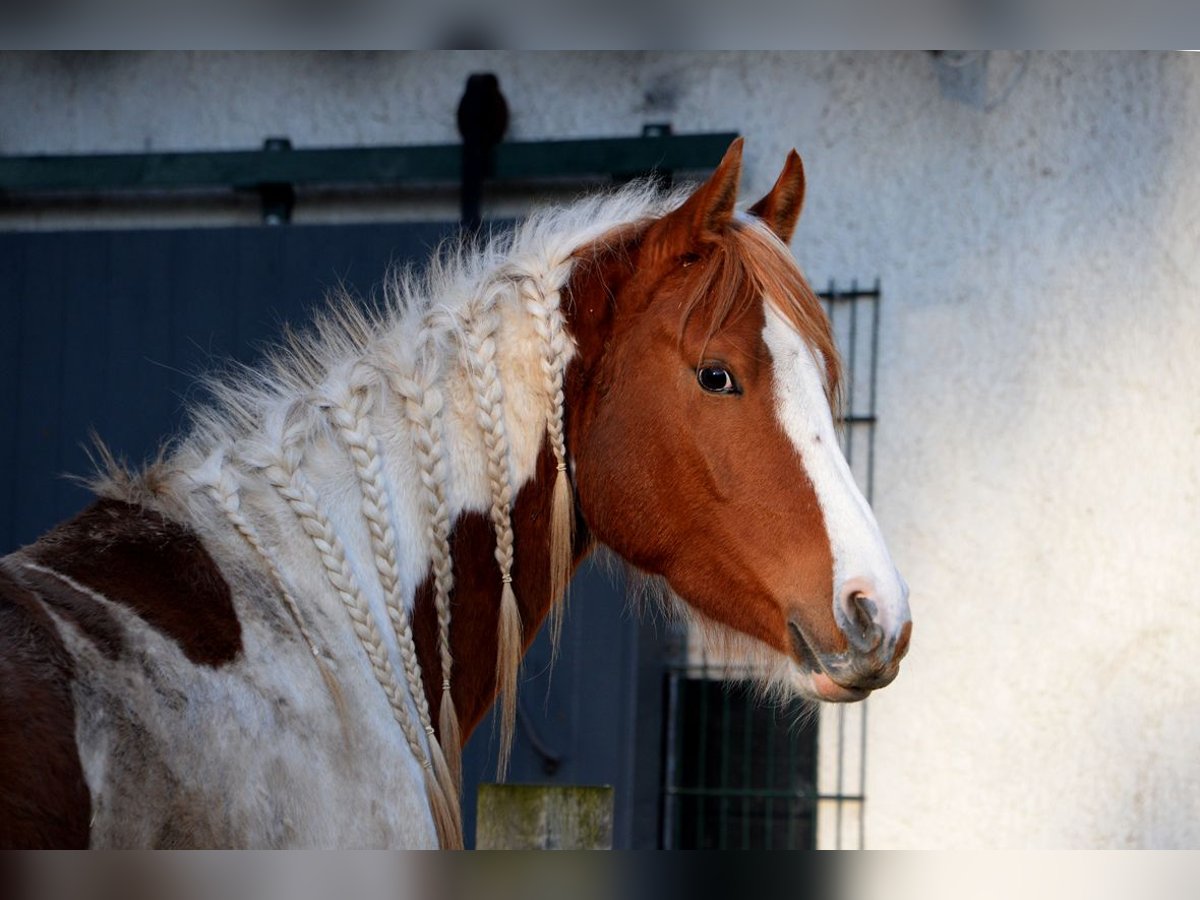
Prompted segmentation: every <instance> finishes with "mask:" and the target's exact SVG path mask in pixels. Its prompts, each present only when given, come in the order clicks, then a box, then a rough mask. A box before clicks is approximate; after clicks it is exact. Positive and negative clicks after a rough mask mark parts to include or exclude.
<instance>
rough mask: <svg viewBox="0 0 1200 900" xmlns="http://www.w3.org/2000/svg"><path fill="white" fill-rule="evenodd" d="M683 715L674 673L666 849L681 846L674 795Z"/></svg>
mask: <svg viewBox="0 0 1200 900" xmlns="http://www.w3.org/2000/svg"><path fill="white" fill-rule="evenodd" d="M682 715H683V709H682V707H681V706H680V703H679V676H678V675H674V674H668V675H667V762H666V771H665V772H664V773H663V778H664V780H665V781H666V794H667V798H668V799H667V802H666V804H665V809H664V811H663V818H664V819H665V821H664V822H663V836H662V844H663V849H664V850H672V849H674V848H675V847H677V846H679V835H678V834H677V833H676V829H677V828H678V827H679V822H680V818H681V817H680V815H679V809H678V801H677V800H675V799H674V797H673V795H674V792H675V788H676V787H677V785H676V784H675V776H676V771H675V766H676V760H678V759H679V757H680V751H681V748H680V747H679V733H680V730H681V729H680V728H679V723H678V722H677V721H676V717H678V716H682Z"/></svg>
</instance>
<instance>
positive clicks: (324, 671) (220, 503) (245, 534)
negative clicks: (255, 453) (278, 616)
mask: <svg viewBox="0 0 1200 900" xmlns="http://www.w3.org/2000/svg"><path fill="white" fill-rule="evenodd" d="M214 463H215V467H216V472H215V474H214V475H213V476H212V477H211V480H207V481H206V482H205V483H204V487H205V488H206V490H207V491H208V493H209V496H210V497H212V500H213V502H214V503H215V504H216V505H217V507H218V508H219V509H220V510H221V511H222V512H223V513H224V514H225V517H226V518H227V519H228V520H229V523H230V524H231V525H232V526H233V527H234V530H235V531H237V533H238V534H240V535H241V536H242V539H243V540H245V542H246V543H247V544H248V545H249V546H250V549H251V550H252V551H254V554H255V555H256V556H257V557H258V558H259V560H260V561H261V562H262V564H263V565H264V566H265V567H266V569H267V574H269V575H270V576H271V581H272V582H274V584H275V589H276V590H277V591H279V596H280V597H281V598H282V600H283V605H284V608H285V609H287V611H288V615H289V616H291V619H292V622H293V623H294V624H295V626H296V630H297V631H299V632H300V636H301V638H303V639H304V643H305V644H306V645H307V646H308V649H309V652H311V653H312V655H313V660H314V661H315V663H316V666H317V668H318V669H319V670H320V672H321V680H322V681H324V682H325V687H326V689H327V690H328V691H329V695H330V697H331V699H332V700H333V705H334V709H336V710H337V715H338V720H339V721H340V722H341V723H342V729H343V734H346V733H347V732H348V728H347V722H348V719H347V715H346V701H345V698H344V697H343V696H342V690H341V688H340V687H339V686H338V683H337V679H336V678H335V677H334V675H333V672H332V671H331V670H330V668H329V664H328V663H327V662H326V656H327V655H328V654H327V653H325V652H323V651H322V650H321V649H320V647H319V646H318V644H317V641H316V638H314V637H313V635H312V632H311V631H310V630H309V628H308V626H307V625H306V624H305V622H304V616H303V615H301V613H300V604H299V603H297V602H296V597H295V595H294V594H293V593H292V591H291V588H290V587H289V586H288V583H287V580H286V579H284V577H283V572H282V571H281V570H280V568H279V563H278V562H277V561H276V560H275V555H274V554H273V553H271V551H270V550H269V549H267V546H266V545H265V544H264V543H263V542H262V539H261V538H260V537H259V536H258V529H256V528H255V527H254V525H253V524H252V523H251V522H250V520H249V519H248V518H247V517H246V514H245V513H243V512H242V509H241V499H240V493H239V490H238V484H237V476H236V474H235V473H234V470H233V469H232V468H231V467H230V466H228V465H226V464H225V463H224V461H223V460H221V459H220V458H219V457H218V458H216V459H215V460H214Z"/></svg>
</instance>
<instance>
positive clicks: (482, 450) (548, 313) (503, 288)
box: [95, 183, 682, 847]
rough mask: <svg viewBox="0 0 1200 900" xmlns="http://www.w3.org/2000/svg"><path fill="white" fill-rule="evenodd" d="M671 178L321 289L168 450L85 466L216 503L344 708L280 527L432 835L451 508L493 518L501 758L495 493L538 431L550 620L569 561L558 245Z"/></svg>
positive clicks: (445, 662) (456, 738)
mask: <svg viewBox="0 0 1200 900" xmlns="http://www.w3.org/2000/svg"><path fill="white" fill-rule="evenodd" d="M681 196H682V195H676V194H664V193H661V192H659V191H657V190H655V189H654V188H653V187H652V186H651V185H649V184H645V183H634V184H632V185H629V186H627V187H625V188H623V189H621V190H618V191H615V192H612V193H609V194H606V195H598V196H592V197H589V198H587V199H585V200H582V201H580V202H578V203H576V204H574V205H572V206H568V207H563V208H558V209H551V210H547V211H544V212H541V213H537V214H535V215H533V216H531V217H530V218H528V219H527V220H525V221H524V222H523V223H522V224H520V225H519V226H517V227H516V228H515V229H514V230H513V231H512V232H509V233H504V234H501V235H499V236H496V237H493V238H491V239H490V240H488V241H487V242H485V243H484V244H483V245H481V246H480V245H472V244H466V243H463V244H452V245H448V246H446V247H444V248H442V250H441V251H440V252H439V253H438V254H436V255H435V257H434V259H433V260H432V262H431V263H430V265H429V266H428V268H427V269H426V270H424V271H423V272H420V273H418V272H416V271H414V270H406V271H402V272H398V273H393V274H392V275H391V276H390V277H389V279H388V281H387V282H386V285H385V290H384V297H383V303H382V304H381V306H380V307H378V308H375V309H364V308H363V307H362V306H360V305H359V304H357V303H355V302H354V301H353V300H352V299H351V298H349V297H347V296H344V295H342V296H338V297H336V298H335V299H334V301H333V303H332V304H331V306H330V308H329V310H328V311H327V312H326V313H325V314H324V315H323V316H321V317H320V318H319V319H318V320H317V322H316V323H315V326H314V327H313V328H312V329H311V330H310V331H307V332H303V333H299V334H296V333H289V334H288V335H287V338H286V341H285V343H284V345H283V346H282V347H281V348H280V349H278V350H276V351H274V352H272V353H270V354H269V355H268V357H267V359H266V361H265V363H264V364H263V365H261V366H257V367H236V368H234V369H233V370H232V371H231V372H227V373H225V374H224V375H223V376H220V377H217V378H214V379H210V380H209V381H208V387H209V388H210V391H211V393H212V395H213V398H214V399H213V402H212V403H210V404H208V405H205V406H200V407H197V408H195V409H193V410H191V411H190V412H191V422H192V426H191V429H190V431H189V432H188V433H187V434H186V435H185V436H184V437H183V438H182V439H181V440H180V441H179V442H178V444H177V445H176V447H175V448H174V450H173V451H171V452H169V453H167V454H164V455H163V456H162V457H161V458H160V460H159V461H158V462H156V463H155V464H153V465H152V466H151V467H149V468H148V469H147V470H146V471H144V472H142V473H139V474H137V475H130V474H129V473H127V472H123V471H120V470H119V469H118V468H116V467H111V468H110V471H109V472H108V473H107V474H106V475H104V476H101V478H100V479H99V480H98V482H97V483H96V485H95V486H96V488H97V491H98V492H99V493H101V494H103V495H106V496H116V497H120V498H122V499H135V498H136V499H139V500H143V501H145V500H150V501H152V502H154V501H158V502H168V503H170V505H171V506H172V508H174V509H181V508H182V509H184V510H186V511H187V512H188V513H190V514H191V516H192V517H193V518H194V519H196V520H197V521H200V522H202V521H205V519H206V517H207V518H211V514H210V513H209V512H208V510H210V509H212V508H213V507H215V508H216V510H217V511H219V513H220V515H221V516H223V517H224V521H226V522H228V523H229V525H232V527H233V530H234V532H235V533H236V534H237V535H239V536H240V538H241V539H242V540H243V541H244V545H245V547H246V548H247V550H248V551H249V552H250V553H251V554H252V555H253V558H255V559H256V560H257V561H258V565H259V566H260V567H261V568H262V569H263V570H264V571H265V573H266V575H267V576H268V578H269V580H270V582H271V583H272V584H273V585H274V588H275V591H276V593H277V594H278V596H279V598H280V601H281V603H282V605H283V606H284V608H285V609H286V611H287V614H288V616H289V617H290V619H291V620H292V621H293V623H294V624H295V626H296V628H297V630H298V633H299V635H300V636H301V638H302V639H303V640H304V642H305V644H306V645H307V647H308V648H309V650H310V652H311V654H312V658H313V660H314V662H315V664H316V665H317V666H318V667H319V668H320V670H321V675H322V678H323V679H324V682H325V683H326V685H327V686H328V688H329V690H330V693H331V695H332V696H333V698H334V701H335V704H336V705H337V707H338V709H339V710H340V711H341V710H344V702H343V700H342V698H341V691H340V689H339V686H338V683H337V680H336V677H335V676H334V675H333V674H332V672H331V667H330V664H329V662H328V661H327V660H328V659H329V658H330V651H329V649H328V648H327V647H325V646H323V643H324V639H323V637H322V635H321V634H320V632H319V630H318V627H317V619H316V611H315V610H314V609H313V608H312V604H313V603H314V602H319V600H320V598H316V597H311V596H306V592H305V590H304V589H303V588H302V587H301V586H300V585H299V584H298V578H299V577H300V576H297V575H294V574H293V572H292V569H293V568H294V564H293V565H292V566H291V567H290V566H289V563H288V561H287V560H286V559H285V557H288V556H289V555H291V556H294V555H295V554H297V553H298V550H297V549H296V548H295V547H288V546H285V544H286V537H284V536H286V535H287V534H288V532H289V529H293V530H294V529H297V528H298V529H299V531H300V532H301V533H302V534H303V535H304V536H305V537H306V539H307V543H308V545H309V546H310V548H311V549H310V551H309V554H310V555H309V556H308V559H311V560H314V561H315V563H316V564H317V566H318V567H319V571H320V572H322V573H323V580H324V583H325V587H326V591H325V593H327V594H328V596H330V597H331V598H336V603H335V604H334V606H335V607H338V606H340V608H341V609H342V610H343V612H342V615H343V616H344V617H347V618H348V619H349V623H350V625H351V628H352V630H353V633H354V635H355V638H356V639H357V643H358V645H359V647H360V648H361V651H362V653H363V654H364V656H365V658H366V660H367V662H368V664H369V666H370V670H371V672H372V674H373V675H374V678H375V680H376V681H377V682H378V684H379V687H380V688H381V689H382V691H383V694H384V695H385V697H386V699H387V702H388V706H389V708H390V709H391V711H392V714H393V716H394V718H395V720H396V722H397V724H398V726H399V728H400V729H401V732H402V733H403V735H404V739H405V742H406V744H407V745H408V747H409V749H410V751H411V753H412V757H413V759H414V760H415V761H416V762H417V763H418V764H419V765H420V767H421V770H422V777H423V778H424V782H425V789H426V792H427V794H428V796H429V801H430V808H431V810H432V813H433V817H434V823H435V826H436V828H437V831H438V837H439V842H440V843H441V845H442V846H443V847H461V846H462V842H463V835H462V823H461V818H460V812H459V807H460V804H459V792H460V790H461V777H462V774H461V757H460V752H461V747H460V743H461V736H460V731H459V724H458V717H457V715H456V712H455V709H454V704H453V700H452V698H451V692H450V690H449V685H450V682H451V679H452V677H453V658H452V655H451V652H450V641H449V633H450V629H451V628H452V627H453V623H452V620H451V600H452V595H453V587H454V576H453V569H452V561H451V544H450V535H451V533H452V530H453V522H454V519H455V517H456V516H457V515H458V514H459V513H461V512H463V511H466V510H479V509H482V510H487V511H488V515H489V518H490V520H491V522H492V527H493V531H494V533H495V538H496V544H495V556H496V562H497V564H498V567H499V570H500V574H501V580H502V582H503V588H502V594H501V598H502V599H501V606H500V611H499V613H500V632H499V641H500V646H499V648H498V657H497V683H498V685H499V687H500V693H501V711H502V715H501V723H502V724H501V742H500V743H501V751H500V759H499V765H498V769H497V771H498V773H499V776H500V777H503V773H504V771H505V769H506V766H507V761H508V758H509V753H510V747H511V741H512V736H513V723H514V719H515V692H516V683H517V676H518V670H519V665H520V657H521V651H522V635H521V620H520V615H519V613H518V610H517V603H516V599H515V596H514V594H513V587H512V576H511V572H512V566H513V564H514V561H515V560H514V546H513V528H512V521H511V512H512V504H513V501H514V497H515V495H516V493H517V491H518V490H519V489H520V487H521V485H522V484H524V483H525V482H526V481H528V480H529V479H530V478H531V477H532V473H533V468H534V462H535V460H536V455H537V451H538V448H540V446H541V444H542V442H543V440H545V441H547V442H548V444H549V446H550V448H551V450H552V452H553V454H554V458H555V461H556V464H557V474H556V479H555V485H554V495H553V496H554V499H553V506H552V509H553V512H552V528H551V546H550V547H549V548H548V552H549V553H550V554H551V572H552V577H551V593H552V609H553V610H555V613H554V614H552V619H551V622H552V633H553V637H554V638H555V639H556V640H557V637H558V633H559V622H560V621H561V620H560V617H559V615H558V614H557V610H558V608H559V603H560V602H561V594H562V593H563V590H564V589H565V586H566V581H567V577H568V574H569V569H570V551H571V536H570V530H571V524H572V521H573V508H572V499H571V489H570V485H569V479H568V477H567V472H566V469H567V449H566V443H565V437H564V429H563V416H564V409H563V404H564V401H563V376H564V372H565V370H566V366H567V364H568V363H569V361H570V358H571V356H572V353H573V350H574V348H573V344H572V342H571V339H570V337H569V335H567V333H566V331H565V327H564V316H563V314H562V311H561V310H560V308H559V304H560V301H561V291H562V289H563V287H564V286H565V285H566V283H567V281H568V279H569V277H570V275H571V272H572V270H573V267H574V265H575V259H576V254H578V253H579V252H581V251H582V250H583V249H584V248H587V247H589V246H594V247H596V248H597V249H602V247H603V244H602V242H603V240H604V238H605V235H606V234H608V233H610V232H615V231H617V230H619V229H622V228H623V227H625V226H629V225H630V224H634V223H638V222H642V221H646V220H648V219H650V218H652V217H654V216H658V215H661V214H663V213H664V212H665V211H667V210H668V209H670V208H672V207H673V206H675V205H677V204H678V203H679V202H680V199H681ZM598 242H601V243H598ZM281 539H282V542H281ZM428 571H432V573H433V583H434V587H435V602H436V609H437V621H438V654H439V661H440V668H441V672H440V675H441V683H442V688H443V689H442V692H441V696H442V700H441V706H440V708H439V710H438V712H437V727H436V728H435V727H434V715H433V712H432V710H431V709H430V706H429V702H428V700H427V698H426V694H425V691H424V690H423V688H422V682H421V671H420V666H419V664H418V661H417V653H416V648H415V643H414V640H413V632H412V622H411V616H412V607H413V596H414V590H415V587H416V583H417V582H418V581H419V580H420V578H421V577H423V575H424V573H425V572H428ZM322 609H323V610H324V612H325V613H326V614H328V613H329V607H328V604H327V603H323V604H322ZM385 619H386V621H387V623H388V625H389V626H390V627H381V623H382V622H383V620H385Z"/></svg>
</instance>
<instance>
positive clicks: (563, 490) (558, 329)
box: [518, 262, 575, 659]
mask: <svg viewBox="0 0 1200 900" xmlns="http://www.w3.org/2000/svg"><path fill="white" fill-rule="evenodd" d="M570 270H571V263H570V262H564V263H562V264H560V265H559V266H557V267H553V268H551V267H542V269H541V271H539V270H538V269H536V268H534V269H531V270H529V271H525V272H521V273H520V281H519V288H518V290H519V292H520V295H521V299H522V300H523V301H524V304H525V309H526V311H527V312H528V313H529V315H530V318H531V320H532V322H533V324H534V328H535V330H536V331H537V333H538V338H539V339H540V341H541V345H542V356H541V368H542V376H543V379H544V380H545V389H546V395H547V396H548V397H549V398H550V410H549V413H548V416H547V421H546V434H547V436H548V437H549V439H550V448H551V450H552V452H553V453H554V461H555V464H556V465H555V468H556V472H555V476H554V488H553V494H552V499H551V506H550V509H551V515H550V547H549V552H550V647H551V658H552V659H553V658H554V657H556V656H557V654H558V647H559V644H560V641H561V639H562V625H563V608H564V604H565V599H566V596H565V595H566V592H567V585H568V583H569V581H570V578H571V557H572V549H573V547H572V545H573V543H574V535H573V531H574V526H575V504H574V498H573V496H572V491H571V480H570V476H569V475H568V473H567V445H566V437H565V434H564V419H565V405H566V399H565V395H564V392H563V379H564V377H565V375H566V369H567V361H568V357H569V353H570V349H571V343H570V337H569V336H568V335H567V331H566V327H565V322H564V321H563V314H562V309H561V302H562V291H561V285H563V284H565V283H566V280H567V278H568V276H569V274H570Z"/></svg>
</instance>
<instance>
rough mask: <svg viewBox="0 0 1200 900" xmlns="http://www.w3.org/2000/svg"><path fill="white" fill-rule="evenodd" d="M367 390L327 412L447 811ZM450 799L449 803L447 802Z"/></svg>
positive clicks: (449, 781)
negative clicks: (345, 460) (341, 446)
mask: <svg viewBox="0 0 1200 900" xmlns="http://www.w3.org/2000/svg"><path fill="white" fill-rule="evenodd" d="M370 402H371V400H370V394H369V391H368V390H367V389H365V388H360V389H359V390H355V391H353V392H351V394H350V396H349V397H348V398H346V400H345V402H342V403H333V404H332V405H331V406H330V407H329V415H330V417H331V418H332V419H333V422H334V425H335V426H336V427H337V429H338V433H339V434H340V435H341V437H342V440H343V441H344V442H345V444H346V447H347V449H348V450H349V451H350V458H351V460H352V462H353V463H354V470H355V473H356V474H357V475H358V482H359V486H360V488H361V491H362V513H363V517H364V518H365V519H366V522H367V531H368V532H369V534H370V538H371V550H372V556H373V557H374V560H375V569H376V572H378V574H379V583H380V586H381V587H382V588H383V593H384V602H385V606H386V608H387V612H388V619H389V620H390V621H391V624H392V630H393V632H394V633H395V635H396V643H397V646H398V647H399V650H400V659H401V662H402V663H403V665H404V675H405V678H406V680H407V682H408V689H409V692H410V693H411V694H412V698H413V703H414V705H415V706H416V709H417V719H418V721H419V723H420V726H421V728H422V729H424V731H425V734H426V736H427V738H428V741H427V743H428V744H429V757H430V760H431V762H432V764H433V770H434V774H435V776H436V778H437V781H438V784H439V785H440V786H441V788H442V791H443V793H444V794H445V795H446V798H447V802H448V803H449V805H450V807H451V809H452V810H459V809H460V805H459V802H458V797H459V786H458V782H457V781H456V780H455V779H454V778H453V777H452V774H451V770H450V769H449V768H448V766H447V762H446V758H445V755H444V754H443V752H442V747H441V746H440V744H439V742H438V740H437V736H436V734H435V732H434V729H433V722H432V719H431V718H430V715H429V701H428V699H427V698H426V695H425V685H424V683H423V682H422V680H421V665H420V662H419V661H418V658H417V645H416V641H415V640H414V638H413V632H412V624H411V619H410V617H409V614H408V609H407V606H406V604H405V598H404V597H403V596H402V594H401V583H400V566H399V563H398V562H397V561H396V535H395V530H394V529H393V527H392V504H391V500H390V495H389V492H388V488H387V483H386V480H385V477H384V470H383V454H382V453H381V452H380V449H379V439H378V438H377V437H376V436H375V434H374V433H373V432H372V430H371V423H370V419H369V412H370ZM451 798H452V799H453V802H452V803H450V800H451ZM455 824H456V830H457V832H458V835H457V839H456V840H457V843H460V844H461V842H462V836H461V829H462V825H461V821H460V817H459V816H455Z"/></svg>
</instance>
